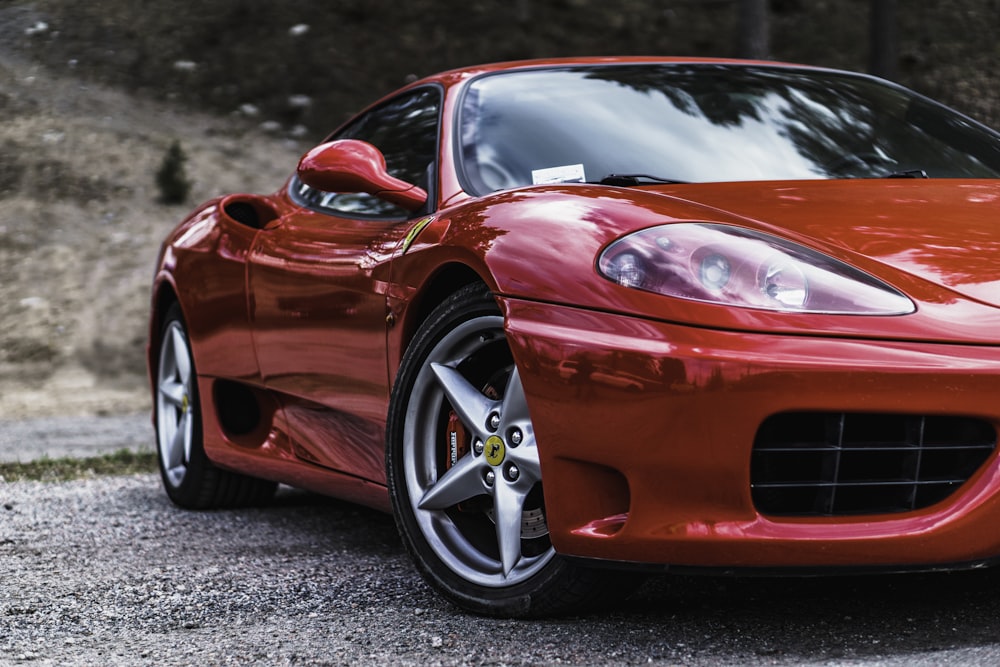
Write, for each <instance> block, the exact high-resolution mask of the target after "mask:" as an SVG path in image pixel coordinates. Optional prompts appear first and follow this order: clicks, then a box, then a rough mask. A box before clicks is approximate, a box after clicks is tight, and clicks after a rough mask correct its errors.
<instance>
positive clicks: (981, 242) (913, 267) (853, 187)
mask: <svg viewBox="0 0 1000 667" xmlns="http://www.w3.org/2000/svg"><path fill="white" fill-rule="evenodd" d="M664 194H667V193H666V192H664ZM669 194H670V195H671V196H672V197H677V198H682V199H685V200H688V201H691V202H694V203H697V204H700V205H702V206H709V207H711V208H715V209H720V210H721V211H725V212H726V213H728V214H735V215H737V216H740V217H743V218H747V219H750V220H753V221H755V222H756V223H757V224H756V225H755V226H760V227H761V228H763V229H767V230H768V231H771V232H774V233H778V234H780V235H782V236H785V237H787V238H790V239H792V240H796V241H798V242H800V243H806V244H808V245H810V246H813V247H815V248H817V249H819V250H823V251H825V252H828V253H830V254H834V255H837V256H839V257H840V258H842V259H847V260H848V261H852V263H854V264H855V265H857V266H859V268H867V269H869V270H872V269H875V270H874V271H873V272H875V273H878V274H880V277H883V278H884V279H889V280H890V281H892V276H891V275H888V274H887V272H886V271H884V270H881V271H880V270H877V266H878V265H879V264H881V265H883V266H888V267H892V268H893V269H896V270H898V271H901V272H904V273H906V274H909V275H910V276H914V277H917V278H920V279H923V280H927V281H930V282H932V283H934V284H935V285H940V286H943V287H946V288H948V289H950V290H953V291H955V292H958V293H960V294H962V295H964V296H966V297H969V298H972V299H975V300H977V301H980V302H984V303H988V304H991V305H994V306H1000V182H997V181H961V180H953V179H941V180H924V179H919V180H916V179H915V180H909V179H907V180H902V179H898V180H897V179H892V180H889V179H879V180H842V181H804V182H803V181H799V182H795V183H789V182H785V183H759V182H755V183H727V184H711V185H709V184H699V185H687V186H683V187H671V188H669ZM859 256H860V258H861V259H862V261H861V262H859V261H858V260H859ZM864 258H867V259H870V260H873V261H874V262H875V263H876V265H875V266H870V263H869V262H866V261H863V260H864Z"/></svg>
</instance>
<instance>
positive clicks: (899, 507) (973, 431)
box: [750, 412, 996, 516]
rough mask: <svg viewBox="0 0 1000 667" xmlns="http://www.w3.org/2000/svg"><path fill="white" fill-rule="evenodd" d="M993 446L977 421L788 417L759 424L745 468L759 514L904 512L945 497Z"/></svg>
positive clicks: (989, 431) (986, 427) (987, 427)
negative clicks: (748, 467)
mask: <svg viewBox="0 0 1000 667" xmlns="http://www.w3.org/2000/svg"><path fill="white" fill-rule="evenodd" d="M995 447H996V431H995V430H994V428H993V426H992V425H991V424H990V423H989V422H986V421H983V420H981V419H970V418H966V417H938V416H919V415H885V414H860V413H849V414H845V413H834V414H830V413H817V412H802V413H786V414H780V415H774V416H773V417H770V418H768V419H767V420H765V422H764V423H763V424H762V425H761V427H760V430H758V432H757V438H756V440H755V441H754V448H753V456H752V459H751V462H750V483H751V492H752V495H753V501H754V504H755V505H756V507H757V510H758V511H759V512H761V513H762V514H771V515H803V516H837V515H845V514H882V513H886V512H908V511H911V510H915V509H920V508H923V507H927V506H929V505H933V504H934V503H936V502H940V501H941V500H944V499H945V498H947V497H948V496H949V495H950V494H951V493H952V492H953V491H955V490H956V489H957V488H958V487H959V486H961V485H962V484H963V483H965V481H966V480H968V479H969V477H971V476H972V474H973V473H974V472H975V471H976V470H977V469H978V468H979V466H981V465H982V464H983V462H984V461H986V459H987V458H988V457H989V456H990V454H991V453H992V452H993V450H994V448H995Z"/></svg>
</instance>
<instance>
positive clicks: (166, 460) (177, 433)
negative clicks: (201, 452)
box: [156, 320, 197, 489]
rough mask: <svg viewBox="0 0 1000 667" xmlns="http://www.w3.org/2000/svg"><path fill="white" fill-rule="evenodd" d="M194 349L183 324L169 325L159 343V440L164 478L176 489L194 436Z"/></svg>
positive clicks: (157, 381)
mask: <svg viewBox="0 0 1000 667" xmlns="http://www.w3.org/2000/svg"><path fill="white" fill-rule="evenodd" d="M191 367H192V364H191V349H190V347H189V345H188V340H187V335H186V334H185V333H184V327H183V325H181V323H180V322H178V321H177V320H174V321H172V322H170V324H169V325H168V326H167V328H166V330H165V331H164V333H163V339H162V341H161V342H160V364H159V369H158V371H157V377H156V437H157V448H158V449H159V452H160V464H161V467H162V469H163V471H164V477H165V479H166V480H167V481H168V483H169V484H170V485H171V486H172V487H174V488H175V489H176V488H178V487H180V485H181V484H182V483H183V482H184V476H185V475H186V474H187V470H188V463H189V462H190V460H191V444H192V439H193V437H194V410H195V409H196V407H197V406H195V405H194V401H193V398H194V391H193V386H194V385H193V383H194V381H195V378H194V377H193V375H194V374H193V373H192V372H191Z"/></svg>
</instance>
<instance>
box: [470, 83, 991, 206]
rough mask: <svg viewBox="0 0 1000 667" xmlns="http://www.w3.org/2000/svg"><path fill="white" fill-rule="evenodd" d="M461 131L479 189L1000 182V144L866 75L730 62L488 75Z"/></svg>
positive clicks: (473, 91) (473, 94)
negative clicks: (561, 176) (907, 178)
mask: <svg viewBox="0 0 1000 667" xmlns="http://www.w3.org/2000/svg"><path fill="white" fill-rule="evenodd" d="M460 122H461V128H462V135H461V136H462V141H463V160H464V167H465V173H466V176H467V179H468V181H469V182H470V183H471V184H472V185H473V189H474V190H475V191H477V192H481V193H484V192H489V191H493V190H498V189H505V188H510V187H516V186H520V185H529V184H531V183H532V173H533V172H537V171H538V170H543V169H550V168H553V167H562V166H570V165H583V170H584V172H585V175H586V178H587V180H591V181H598V180H600V179H601V178H603V177H604V176H606V175H608V174H611V173H648V174H655V175H657V176H659V177H661V178H669V179H674V180H678V181H686V182H711V181H746V180H785V179H791V180H798V179H817V178H848V177H852V178H856V177H880V176H887V175H889V174H891V173H894V172H902V171H907V170H922V171H924V172H926V173H927V174H928V175H929V176H931V177H940V178H945V177H967V178H996V177H997V176H998V175H1000V139H998V137H997V135H996V134H994V133H992V132H991V131H989V130H988V129H986V128H984V127H981V126H979V125H977V124H975V123H974V122H972V121H970V120H968V119H967V118H965V117H963V116H960V115H958V114H956V113H954V112H951V111H950V110H948V109H946V108H945V107H942V106H940V105H937V104H935V103H933V102H930V101H929V100H926V99H924V98H922V97H919V96H917V95H915V94H913V93H911V92H909V91H906V90H905V89H902V88H899V87H896V86H894V85H890V84H886V83H884V82H880V81H878V80H876V79H871V78H868V77H863V76H855V75H850V74H845V73H836V72H829V71H824V70H812V69H805V68H793V67H761V66H744V65H722V64H648V65H632V64H628V65H596V66H587V67H573V68H561V69H541V70H527V71H519V72H507V73H503V74H496V75H487V76H484V77H482V78H480V79H478V80H476V81H474V82H473V83H472V84H470V89H469V91H468V92H467V94H466V97H465V100H464V103H463V107H462V112H461V119H460Z"/></svg>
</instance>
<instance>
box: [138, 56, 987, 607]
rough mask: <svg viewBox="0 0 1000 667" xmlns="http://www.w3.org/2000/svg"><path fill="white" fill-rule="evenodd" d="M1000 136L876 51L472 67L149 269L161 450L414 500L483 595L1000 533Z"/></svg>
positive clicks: (172, 474)
mask: <svg viewBox="0 0 1000 667" xmlns="http://www.w3.org/2000/svg"><path fill="white" fill-rule="evenodd" d="M998 177H1000V135H998V134H997V133H995V132H993V131H992V130H990V129H987V128H985V127H983V126H982V125H979V124H978V123H976V122H974V121H972V120H970V119H969V118H966V117H964V116H962V115H960V114H958V113H956V112H954V111H951V110H949V109H947V108H945V107H943V106H941V105H940V104H937V103H935V102H933V101H931V100H929V99H927V98H925V97H922V96H920V95H917V94H915V93H913V92H911V91H908V90H906V89H904V88H901V87H899V86H896V85H893V84H890V83H887V82H885V81H881V80H878V79H874V78H871V77H867V76H862V75H857V74H851V73H846V72H839V71H831V70H827V69H819V68H810V67H798V66H789V65H783V64H777V63H754V62H733V61H720V60H691V59H684V60H681V59H660V58H642V59H637V58H596V59H576V60H557V61H545V62H520V63H508V64H502V65H489V66H483V67H472V68H467V69H461V70H455V71H451V72H446V73H444V74H440V75H437V76H433V77H429V78H426V79H424V80H421V81H417V82H415V83H413V84H411V85H409V86H407V87H405V88H403V89H402V90H400V91H398V92H395V93H393V94H392V95H389V96H388V97H386V98H384V99H383V100H381V101H380V102H378V103H376V104H374V105H373V106H371V107H369V108H368V109H366V110H364V111H362V112H361V113H360V114H358V115H357V116H356V117H355V118H354V119H353V120H351V121H349V122H348V123H346V124H345V125H344V126H342V127H341V128H340V129H338V130H336V131H335V132H334V133H333V134H332V135H330V137H329V139H328V140H327V141H326V142H324V143H323V144H322V145H319V146H317V147H316V148H314V149H312V150H311V151H309V152H308V153H307V154H306V155H305V157H303V158H302V160H301V162H300V163H299V165H298V168H297V170H296V171H295V173H294V174H292V176H291V178H290V180H289V181H288V183H287V185H286V186H285V187H284V188H282V189H281V190H280V191H279V192H277V193H275V194H272V195H253V194H235V195H230V196H227V197H223V198H220V199H216V200H213V201H210V202H208V203H207V204H205V205H203V206H202V207H201V208H199V209H198V210H197V211H195V212H194V213H193V214H191V215H190V217H188V218H187V219H186V220H185V221H184V222H182V223H181V224H180V225H179V226H178V227H177V228H176V229H175V230H174V231H173V232H172V233H171V234H170V236H169V237H168V238H167V239H166V241H165V243H164V245H163V249H162V252H161V256H160V258H159V261H158V264H157V268H156V278H155V282H154V284H153V296H152V316H151V324H150V344H149V368H150V376H151V381H152V389H153V395H154V404H155V407H154V421H155V428H156V434H157V442H158V448H159V460H160V465H161V469H162V477H163V484H164V486H165V488H166V492H167V494H168V495H169V497H170V498H171V499H172V500H173V501H174V502H175V503H177V504H178V505H180V506H182V507H188V508H208V507H219V506H236V505H242V504H247V503H258V502H262V501H265V500H266V499H267V498H268V497H269V496H270V495H271V494H272V493H273V491H274V489H275V485H276V484H277V483H279V482H280V483H284V484H290V485H293V486H296V487H301V488H304V489H310V490H313V491H316V492H319V493H323V494H329V495H332V496H337V497H340V498H344V499H347V500H350V501H353V502H357V503H362V504H365V505H369V506H372V507H376V508H380V509H383V510H386V511H391V512H392V513H393V514H394V516H395V518H396V521H397V523H398V526H399V532H400V534H401V536H402V539H403V542H404V543H405V545H406V547H407V549H408V550H409V552H410V553H411V554H412V556H413V559H414V561H415V562H416V565H417V567H418V569H419V570H420V572H421V573H422V575H423V576H424V577H425V578H426V579H427V580H428V581H429V582H430V583H431V584H432V585H433V586H434V587H435V588H436V589H438V590H439V591H440V592H441V593H443V594H444V595H445V596H446V597H447V598H449V599H450V600H452V601H453V602H455V603H456V604H458V605H459V606H461V607H463V608H465V609H468V610H471V611H473V612H477V613H483V614H490V615H500V616H537V615H544V614H555V613H559V612H565V611H567V610H579V609H582V608H583V607H584V606H585V605H592V604H595V603H597V602H599V601H601V600H605V599H607V598H609V597H614V596H616V595H622V594H623V593H625V592H626V591H627V590H628V589H629V584H630V583H632V582H634V581H635V580H636V575H635V573H636V572H637V571H643V570H648V569H649V568H653V569H657V568H659V569H664V568H667V567H688V568H724V569H726V570H743V569H746V570H759V569H761V568H766V569H769V570H773V569H779V570H782V571H788V572H802V571H805V570H808V571H823V570H826V569H834V568H836V569H842V568H865V569H871V568H882V569H886V570H908V569H928V568H931V569H936V568H945V567H947V568H957V567H968V566H973V565H980V564H983V563H987V562H990V561H993V560H996V559H997V558H998V557H1000V530H998V529H997V526H1000V462H998V456H997V452H996V445H997V429H998V427H1000V333H998V332H1000V180H998Z"/></svg>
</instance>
